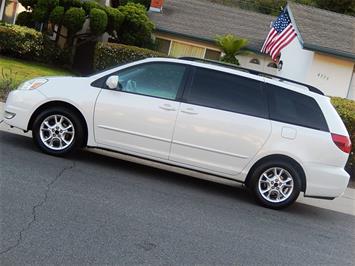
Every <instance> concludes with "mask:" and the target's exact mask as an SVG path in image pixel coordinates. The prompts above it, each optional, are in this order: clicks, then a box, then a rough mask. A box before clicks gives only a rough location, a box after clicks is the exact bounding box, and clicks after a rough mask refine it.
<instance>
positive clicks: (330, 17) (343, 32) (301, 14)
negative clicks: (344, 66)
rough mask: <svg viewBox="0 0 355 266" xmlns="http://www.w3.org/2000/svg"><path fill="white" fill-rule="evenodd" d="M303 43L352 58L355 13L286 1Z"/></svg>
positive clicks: (354, 42) (353, 55) (311, 48)
mask: <svg viewBox="0 0 355 266" xmlns="http://www.w3.org/2000/svg"><path fill="white" fill-rule="evenodd" d="M288 8H289V10H290V15H291V18H293V20H294V22H295V24H296V26H297V28H298V31H299V33H300V35H301V38H302V40H303V47H304V48H305V49H309V50H315V51H321V52H324V53H330V54H334V55H338V56H343V57H348V58H352V59H355V17H353V16H347V15H343V14H338V13H334V12H331V11H327V10H323V9H319V8H315V7H311V6H305V5H300V4H296V3H292V2H289V3H288Z"/></svg>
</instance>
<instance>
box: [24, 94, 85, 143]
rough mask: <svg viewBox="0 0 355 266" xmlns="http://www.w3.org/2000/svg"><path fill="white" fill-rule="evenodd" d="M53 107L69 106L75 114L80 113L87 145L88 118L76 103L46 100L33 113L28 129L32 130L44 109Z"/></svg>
mask: <svg viewBox="0 0 355 266" xmlns="http://www.w3.org/2000/svg"><path fill="white" fill-rule="evenodd" d="M52 107H64V108H67V109H70V110H72V111H73V112H75V114H77V115H78V117H79V119H80V121H81V123H82V125H83V129H84V141H83V144H84V146H86V144H87V141H88V132H89V131H88V124H87V122H86V119H85V117H84V116H83V114H82V112H81V111H80V110H79V109H78V108H76V107H75V106H74V105H72V104H70V103H67V102H64V101H50V102H46V103H44V104H42V105H40V106H39V107H38V108H37V109H36V110H35V111H34V112H33V113H32V115H31V118H30V120H29V122H28V125H27V130H32V127H33V123H34V121H35V119H36V117H37V116H38V115H39V114H40V113H41V112H42V111H43V110H46V109H48V108H52Z"/></svg>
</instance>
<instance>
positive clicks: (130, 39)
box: [118, 3, 154, 47]
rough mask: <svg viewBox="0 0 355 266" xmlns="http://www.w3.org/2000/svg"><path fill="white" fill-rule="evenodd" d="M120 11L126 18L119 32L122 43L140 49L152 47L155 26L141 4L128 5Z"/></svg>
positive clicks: (120, 8) (121, 7)
mask: <svg viewBox="0 0 355 266" xmlns="http://www.w3.org/2000/svg"><path fill="white" fill-rule="evenodd" d="M119 10H120V11H121V12H122V14H123V15H124V17H125V19H124V21H123V24H122V26H121V27H120V31H119V32H118V36H119V37H120V41H121V42H122V43H124V44H128V45H134V46H139V47H145V46H150V45H151V44H152V31H153V29H154V24H153V23H152V21H151V20H150V19H149V17H148V16H147V11H146V10H145V7H144V6H142V5H141V4H134V3H128V4H127V5H125V6H120V7H119Z"/></svg>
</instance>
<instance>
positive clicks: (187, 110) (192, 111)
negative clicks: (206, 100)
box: [181, 108, 198, 115]
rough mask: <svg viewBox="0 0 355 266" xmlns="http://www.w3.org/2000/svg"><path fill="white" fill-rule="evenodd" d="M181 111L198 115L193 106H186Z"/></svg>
mask: <svg viewBox="0 0 355 266" xmlns="http://www.w3.org/2000/svg"><path fill="white" fill-rule="evenodd" d="M181 113H184V114H188V115H197V114H198V113H197V112H196V111H195V110H194V109H193V108H186V109H184V110H181Z"/></svg>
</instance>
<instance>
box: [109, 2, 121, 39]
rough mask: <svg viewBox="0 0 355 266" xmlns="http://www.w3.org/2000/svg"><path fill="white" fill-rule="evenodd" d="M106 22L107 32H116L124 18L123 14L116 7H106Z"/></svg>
mask: <svg viewBox="0 0 355 266" xmlns="http://www.w3.org/2000/svg"><path fill="white" fill-rule="evenodd" d="M105 11H106V14H107V17H108V23H107V29H106V30H107V32H108V33H110V34H111V35H113V31H116V32H118V31H119V30H120V27H121V25H122V23H123V20H124V15H123V14H122V13H121V11H119V10H118V9H117V8H113V7H106V8H105Z"/></svg>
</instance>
